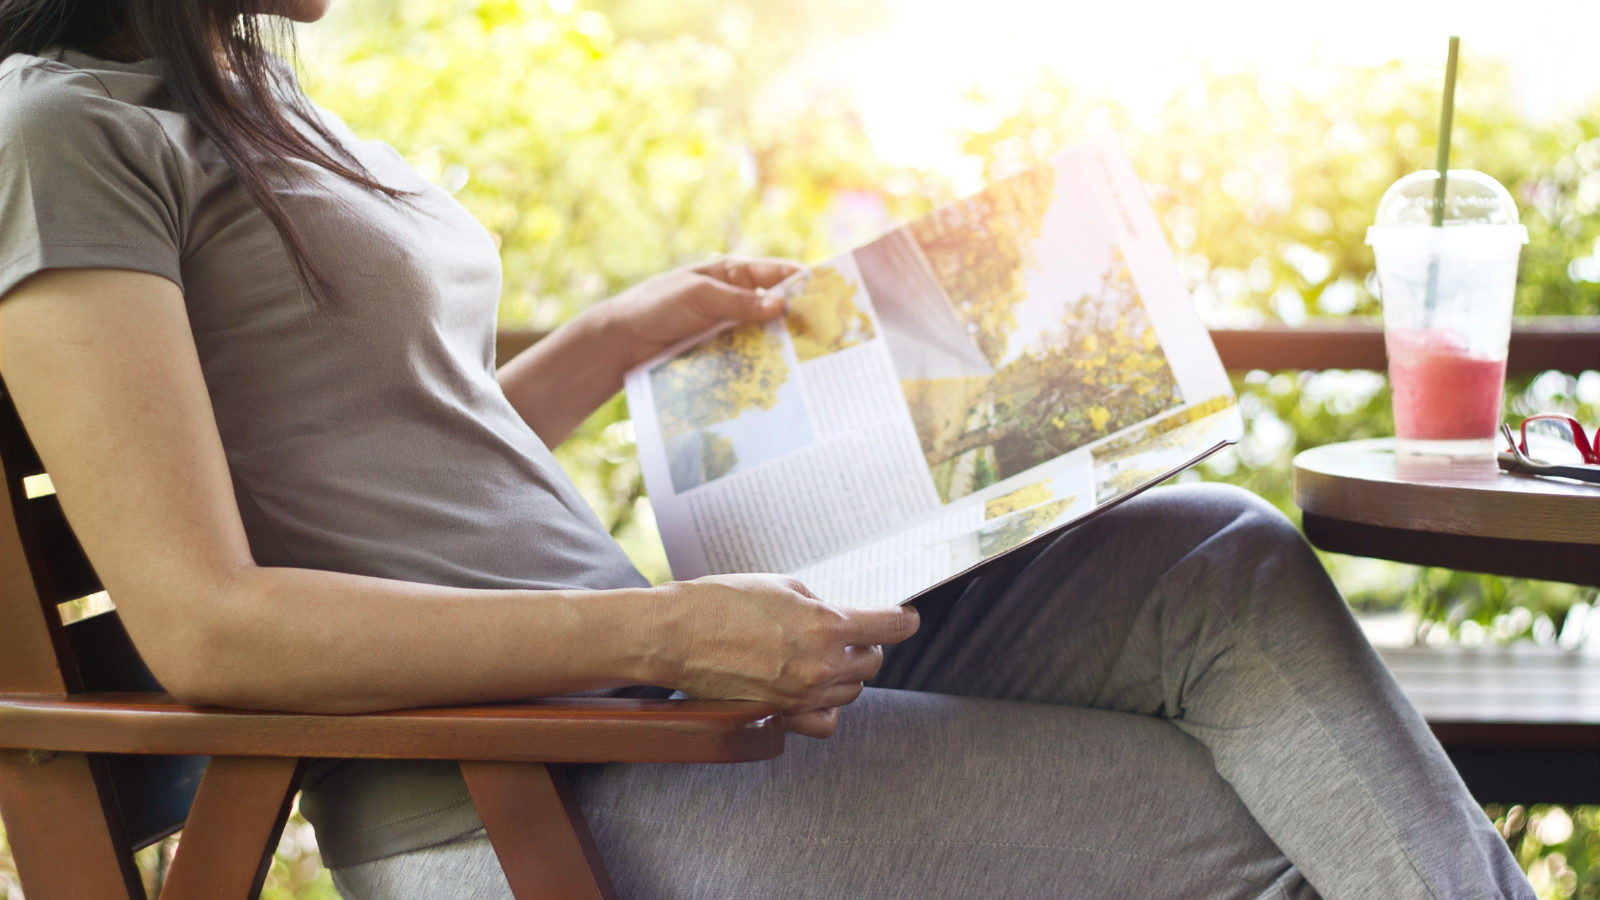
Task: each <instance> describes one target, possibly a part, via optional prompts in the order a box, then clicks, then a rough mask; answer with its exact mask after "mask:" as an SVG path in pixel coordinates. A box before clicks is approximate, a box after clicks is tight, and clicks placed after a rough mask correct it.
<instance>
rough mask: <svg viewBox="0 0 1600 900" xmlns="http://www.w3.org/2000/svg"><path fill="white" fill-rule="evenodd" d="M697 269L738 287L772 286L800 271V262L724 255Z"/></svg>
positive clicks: (701, 272) (696, 269)
mask: <svg viewBox="0 0 1600 900" xmlns="http://www.w3.org/2000/svg"><path fill="white" fill-rule="evenodd" d="M695 271H696V272H699V273H700V274H702V275H709V276H711V277H712V278H715V279H717V280H718V281H724V282H727V283H728V284H731V285H734V286H736V287H742V288H747V289H754V288H769V287H772V286H773V285H775V284H777V283H778V282H780V281H782V280H784V279H785V278H788V277H789V276H790V275H793V274H794V273H796V272H798V271H800V264H799V263H795V262H791V261H790V260H787V259H772V258H769V257H757V258H743V257H737V256H724V257H720V258H718V259H714V260H712V261H711V262H709V263H706V264H705V265H703V266H698V267H696V268H695Z"/></svg>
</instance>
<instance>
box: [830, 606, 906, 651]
mask: <svg viewBox="0 0 1600 900" xmlns="http://www.w3.org/2000/svg"><path fill="white" fill-rule="evenodd" d="M921 623H922V617H921V615H919V614H918V613H917V609H916V607H914V606H889V607H881V608H878V609H851V610H847V611H846V612H845V624H844V630H843V637H844V643H845V644H847V645H849V646H852V647H859V646H865V645H869V644H898V643H900V642H901V641H903V640H905V639H906V638H908V637H911V636H912V635H913V634H916V633H917V626H918V625H920V624H921Z"/></svg>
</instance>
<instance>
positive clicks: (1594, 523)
mask: <svg viewBox="0 0 1600 900" xmlns="http://www.w3.org/2000/svg"><path fill="white" fill-rule="evenodd" d="M1294 502H1295V505H1297V506H1299V507H1300V509H1302V510H1304V511H1305V512H1308V513H1314V514H1316V515H1320V516H1326V517H1328V518H1332V519H1342V520H1344V521H1348V522H1359V523H1361V524H1364V525H1379V526H1384V527H1388V528H1405V529H1411V530H1415V531H1432V532H1439V533H1443V534H1462V535H1473V536H1476V537H1489V538H1509V539H1511V540H1524V541H1554V542H1559V543H1574V544H1595V545H1597V546H1600V485H1593V484H1582V483H1580V482H1575V481H1556V480H1553V479H1549V478H1538V477H1534V476H1532V475H1511V474H1508V473H1504V472H1501V473H1499V474H1498V476H1497V477H1489V478H1484V479H1482V480H1457V481H1448V480H1441V481H1420V480H1408V479H1405V478H1401V477H1400V476H1399V475H1398V474H1397V473H1396V471H1395V454H1394V439H1393V438H1378V439H1374V440H1367V441H1349V442H1347V443H1343V444H1328V445H1326V446H1322V447H1313V448H1312V449H1310V450H1306V451H1304V452H1302V453H1300V454H1299V455H1297V456H1296V457H1295V458H1294Z"/></svg>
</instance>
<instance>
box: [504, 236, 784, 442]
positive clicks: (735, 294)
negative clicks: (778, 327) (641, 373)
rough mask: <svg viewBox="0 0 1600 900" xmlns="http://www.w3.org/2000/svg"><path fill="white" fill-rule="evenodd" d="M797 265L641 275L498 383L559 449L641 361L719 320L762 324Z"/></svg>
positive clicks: (709, 265) (777, 306)
mask: <svg viewBox="0 0 1600 900" xmlns="http://www.w3.org/2000/svg"><path fill="white" fill-rule="evenodd" d="M799 269H800V266H799V265H798V264H796V263H792V262H789V261H787V260H782V259H744V258H740V257H733V256H725V257H722V258H720V259H714V260H712V261H710V262H706V263H701V264H699V265H694V266H685V267H684V268H682V269H675V270H673V271H671V272H667V273H665V274H663V275H657V276H656V277H654V278H651V279H649V280H647V281H641V282H639V283H638V284H636V285H634V286H633V287H631V288H628V289H627V290H625V291H623V292H622V293H620V294H618V295H616V296H615V297H612V298H611V299H610V300H607V301H605V302H604V303H597V304H595V305H594V306H593V307H591V308H590V309H589V310H588V311H587V312H585V313H584V314H583V315H581V316H578V317H577V318H575V319H573V320H572V321H571V322H568V323H567V324H566V325H563V326H562V327H560V328H558V329H556V330H555V332H554V333H553V334H551V335H550V336H549V337H547V338H545V339H544V340H542V341H539V342H538V343H537V344H534V345H533V346H532V347H530V348H528V349H527V350H525V351H523V352H522V353H521V354H520V355H518V356H517V357H516V358H515V359H513V360H511V361H510V362H508V363H506V364H505V365H504V366H502V367H501V368H500V371H499V373H498V376H497V377H498V378H499V381H500V387H501V389H502V390H504V391H505V394H506V399H507V400H510V401H511V405H512V406H513V407H515V408H516V410H517V412H518V413H520V414H521V415H522V418H523V420H525V421H526V422H527V423H528V424H529V425H530V426H531V427H532V428H533V430H534V431H536V432H538V434H539V437H541V438H543V439H544V442H545V444H547V445H549V446H551V447H554V446H555V445H557V444H559V443H561V442H562V441H564V440H566V439H567V436H568V435H570V434H572V431H573V429H575V428H577V427H578V425H579V423H581V422H582V421H583V420H584V419H585V418H587V417H588V416H589V414H590V413H592V412H594V411H595V410H596V409H597V408H599V406H600V404H602V403H604V402H606V400H607V399H608V398H610V397H611V396H612V395H613V394H615V393H616V392H617V391H618V390H619V389H621V387H622V378H623V374H624V373H626V372H627V371H628V370H629V369H631V368H633V367H634V366H636V365H638V364H639V363H642V362H644V361H645V360H647V359H649V358H650V357H652V356H654V355H656V354H657V353H660V352H661V351H663V350H665V349H667V348H668V347H670V346H672V345H673V344H676V343H677V342H678V341H681V340H683V339H684V338H686V337H690V336H693V335H695V334H698V333H700V332H702V331H705V330H706V329H707V328H710V327H711V326H713V325H715V324H717V323H718V322H725V321H728V320H729V319H733V320H736V321H741V322H765V321H766V320H768V319H771V318H773V317H774V316H777V315H778V314H779V313H781V312H783V304H782V303H780V302H778V298H776V297H768V296H767V294H766V289H767V288H769V287H772V286H773V285H775V284H777V283H778V282H780V281H782V280H783V279H785V278H788V277H789V276H790V275H793V274H794V273H795V272H797V271H799Z"/></svg>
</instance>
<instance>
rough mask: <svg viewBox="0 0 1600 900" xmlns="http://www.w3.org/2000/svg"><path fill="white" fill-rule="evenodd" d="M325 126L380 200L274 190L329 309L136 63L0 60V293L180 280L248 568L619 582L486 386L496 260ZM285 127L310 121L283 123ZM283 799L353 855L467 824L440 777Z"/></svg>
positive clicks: (452, 208)
mask: <svg viewBox="0 0 1600 900" xmlns="http://www.w3.org/2000/svg"><path fill="white" fill-rule="evenodd" d="M319 115H321V116H322V118H323V121H324V122H325V124H326V125H327V127H328V128H329V129H330V130H331V131H332V133H333V134H334V135H335V136H337V137H338V139H339V140H340V141H341V143H343V144H344V145H345V147H346V148H348V149H349V151H350V152H351V153H353V154H354V155H355V157H356V158H357V159H358V160H360V162H361V163H362V164H363V165H365V166H366V167H367V169H368V171H370V172H371V173H372V175H373V176H374V177H375V178H377V179H378V180H379V181H381V182H382V183H384V184H386V185H389V186H392V187H395V188H399V189H402V190H405V191H409V192H413V194H412V195H411V196H409V197H407V198H404V199H401V200H391V199H389V198H386V197H383V196H381V195H378V194H375V193H373V192H371V191H368V190H365V189H363V188H360V187H358V186H355V185H352V184H350V183H349V182H346V181H344V180H342V179H340V178H338V177H337V176H334V175H330V174H328V173H326V172H324V171H323V170H321V169H319V168H317V167H315V166H311V165H309V164H303V163H297V164H296V166H297V168H298V169H299V170H300V171H301V173H303V175H304V176H305V178H304V179H303V180H300V181H297V182H294V183H292V184H291V185H290V186H288V187H286V188H284V189H282V191H281V194H280V196H281V198H282V202H283V204H284V206H285V207H286V208H287V209H288V211H289V214H290V215H291V216H292V217H293V220H294V221H295V222H296V223H297V224H298V225H299V227H300V228H301V229H302V234H303V235H304V237H305V240H306V242H307V244H308V245H309V247H310V250H311V253H312V254H313V255H314V256H316V257H317V259H318V261H319V262H320V263H321V267H322V271H323V272H325V273H327V275H328V276H329V277H330V279H331V280H332V281H333V282H334V283H335V284H336V286H337V288H338V290H339V292H340V293H341V296H342V300H341V302H340V303H339V304H338V305H336V306H335V307H333V308H331V309H328V310H319V309H317V308H316V307H315V306H314V305H313V304H312V303H311V301H310V300H309V299H308V298H307V297H306V296H305V294H304V292H303V290H302V289H301V287H300V284H299V282H298V281H297V280H296V278H295V273H294V269H293V267H292V266H291V265H290V262H289V258H288V256H287V254H286V252H285V250H284V248H283V245H282V243H281V241H280V240H279V238H278V235H277V233H276V231H274V230H273V228H272V225H271V223H270V222H269V220H268V219H267V218H266V216H265V215H264V214H262V213H261V211H260V210H259V209H258V208H257V207H256V206H255V205H254V204H253V203H252V202H251V200H250V199H249V197H248V195H247V194H246V193H245V192H244V189H243V188H242V187H241V186H240V184H239V183H238V181H237V180H236V179H235V178H234V177H233V175H232V172H231V170H230V169H229V167H228V165H227V164H226V163H225V162H224V160H223V159H222V156H221V154H220V153H219V152H218V151H217V149H216V147H215V146H214V145H213V144H212V143H211V142H210V141H209V140H207V139H206V138H205V137H203V136H202V135H201V133H200V131H199V129H197V128H196V127H195V126H194V124H193V123H192V122H191V121H190V120H189V119H188V118H187V117H185V116H184V115H182V114H181V113H178V112H175V111H173V109H172V102H171V100H170V98H169V96H168V95H167V93H166V91H165V90H164V88H163V86H162V82H161V77H160V66H159V64H158V63H156V62H153V61H145V62H139V63H128V64H124V63H113V62H107V61H105V60H101V59H97V58H95V57H91V56H86V55H83V54H80V53H75V52H71V51H50V52H49V53H48V54H47V56H46V57H36V56H27V55H23V54H15V55H13V56H11V57H9V58H7V59H5V60H4V61H3V62H0V295H3V294H4V293H6V292H7V291H9V290H11V288H13V287H15V286H16V285H17V284H18V283H19V282H20V281H22V280H23V279H25V278H27V277H28V276H29V275H32V274H33V273H35V272H38V271H40V270H42V269H50V268H110V269H132V270H137V271H142V272H150V273H154V274H156V275H160V276H163V277H165V278H168V279H171V280H172V281H173V282H175V283H176V284H177V285H178V286H179V287H180V288H182V289H183V293H184V302H185V304H186V305H187V307H188V314H189V323H190V325H191V326H192V328H193V331H194V338H195V344H196V346H197V347H198V348H199V352H200V361H201V364H202V367H203V369H204V372H205V380H206V387H207V389H208V390H209V392H210V395H211V403H212V406H213V408H214V409H215V411H216V416H217V427H218V429H219V431H220V432H221V435H222V443H223V447H224V449H225V450H226V452H227V457H228V464H229V466H230V468H231V470H232V473H233V479H234V489H235V493H236V494H237V496H238V500H239V508H240V513H241V514H242V516H243V518H244V524H245V529H246V531H247V533H248V535H249V538H250V549H251V551H252V552H253V553H254V555H255V559H256V561H257V562H258V563H259V564H261V565H264V566H298V567H303V568H310V569H324V570H329V571H338V572H351V573H356V574H361V575H372V576H377V577H381V578H395V579H403V580H406V581H416V582H424V583H429V584H444V585H454V586H458V587H475V588H586V589H599V588H616V587H630V586H640V585H644V584H645V583H646V582H645V579H644V578H643V577H642V576H640V575H639V573H638V571H637V570H636V569H634V567H633V566H632V565H631V564H630V563H629V562H628V559H627V557H626V556H625V555H624V554H623V553H622V551H621V550H620V549H619V548H618V547H617V545H616V543H615V542H614V541H613V540H612V539H611V537H610V535H608V534H607V533H606V530H605V528H604V527H603V526H601V524H600V522H599V520H598V519H597V518H596V517H595V515H594V513H593V512H592V511H591V510H590V509H589V507H588V506H587V504H585V502H584V500H583V498H582V497H581V496H580V495H579V493H578V491H577V490H576V488H574V487H573V485H572V483H571V481H570V480H569V479H568V478H567V476H566V475H565V473H563V472H562V470H561V467H560V466H559V465H558V464H557V463H556V461H555V460H554V458H552V457H551V455H550V452H549V451H548V450H547V449H546V448H545V446H544V444H543V443H542V442H541V441H540V440H539V438H538V436H537V435H535V434H534V433H533V431H532V429H530V428H529V427H528V426H527V424H526V423H525V422H523V420H522V418H521V417H520V416H519V415H518V414H517V412H516V411H515V410H514V409H513V408H512V407H511V405H510V403H508V402H507V401H506V398H505V395H504V394H503V393H502V392H501V390H500V388H499V386H498V385H497V384H496V383H495V380H494V371H493V369H494V330H495V310H496V305H497V303H498V302H499V297H500V261H499V256H498V254H497V253H496V250H495V246H494V243H493V241H492V240H491V239H490V237H489V235H488V234H487V233H486V232H485V231H484V229H483V228H482V227H481V226H480V225H479V224H478V223H477V222H476V221H475V220H474V219H473V218H472V216H471V215H469V214H468V213H467V211H466V210H465V209H464V208H462V207H461V205H460V204H458V203H457V202H456V201H455V200H454V199H453V198H451V197H450V195H449V194H447V193H445V192H444V191H442V190H440V189H439V188H437V187H435V186H434V185H432V184H430V183H429V182H427V181H426V180H425V179H423V178H422V177H420V176H419V175H418V174H417V173H416V172H414V171H413V170H412V169H411V167H410V166H409V165H407V164H406V162H405V160H404V159H403V158H402V157H401V156H400V154H398V153H396V152H395V151H394V149H393V148H391V147H389V146H388V145H386V144H383V143H380V142H376V141H364V140H360V139H358V138H356V137H355V136H354V135H353V134H351V133H350V132H349V130H348V129H347V128H346V127H345V125H344V123H343V122H341V121H339V119H338V118H337V117H335V116H333V115H331V114H329V113H325V112H320V111H319ZM305 131H306V133H307V134H308V135H310V134H311V132H310V130H309V129H305ZM301 807H302V809H303V810H304V811H305V813H306V815H307V816H308V817H309V818H311V819H312V821H313V822H314V823H315V824H316V826H317V835H318V841H319V844H320V846H321V849H322V853H323V857H324V860H325V861H326V862H327V863H328V864H329V865H330V866H343V865H352V864H355V863H358V862H362V861H366V860H369V859H376V858H379V857H382V856H387V855H391V854H394V853H399V852H404V851H406V850H411V849H415V848H418V847H423V846H427V845H429V844H434V843H438V842H440V841H444V840H448V839H450V838H452V837H456V836H458V835H461V834H464V833H466V832H468V831H471V830H473V829H474V828H477V827H478V819H477V814H476V812H475V811H474V810H473V808H472V805H471V802H470V800H469V799H468V797H467V793H466V790H465V787H464V785H463V784H462V782H461V778H460V772H459V770H458V768H457V767H456V766H455V764H454V763H391V762H359V763H357V762H346V763H339V764H332V763H323V764H319V765H318V766H317V767H315V769H314V770H313V772H312V774H311V776H310V777H308V779H307V788H306V792H305V794H304V795H303V797H302V803H301Z"/></svg>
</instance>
